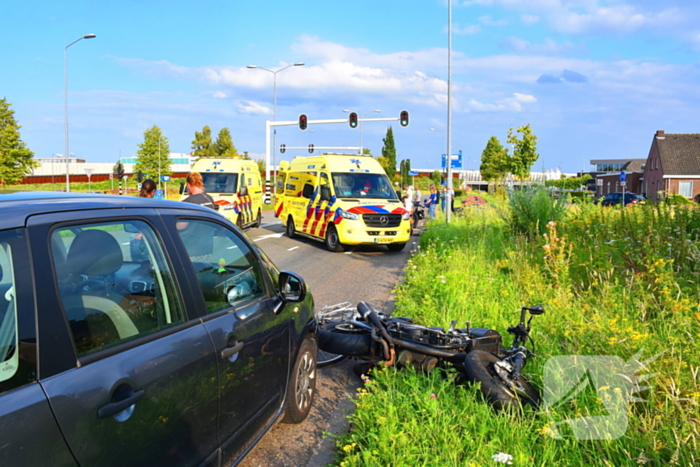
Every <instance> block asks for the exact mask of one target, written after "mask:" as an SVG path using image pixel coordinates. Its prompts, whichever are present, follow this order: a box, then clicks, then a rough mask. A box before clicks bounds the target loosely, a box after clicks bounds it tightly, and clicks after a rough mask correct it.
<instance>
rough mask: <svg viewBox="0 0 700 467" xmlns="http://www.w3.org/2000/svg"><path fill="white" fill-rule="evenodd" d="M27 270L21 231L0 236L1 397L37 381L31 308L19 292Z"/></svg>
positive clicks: (34, 331)
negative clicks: (5, 393)
mask: <svg viewBox="0 0 700 467" xmlns="http://www.w3.org/2000/svg"><path fill="white" fill-rule="evenodd" d="M28 268H29V260H28V258H27V257H26V239H25V237H24V232H23V230H22V229H14V230H9V231H4V232H0V394H2V393H4V392H7V391H10V390H12V389H15V388H18V387H20V386H24V385H25V384H28V383H32V382H34V381H36V362H37V346H36V327H35V321H34V307H33V306H32V305H31V296H29V297H28V296H27V294H26V293H24V292H23V288H22V281H24V282H27V281H28V279H27V276H28V274H29V269H28ZM25 287H26V285H25ZM29 290H31V286H29Z"/></svg>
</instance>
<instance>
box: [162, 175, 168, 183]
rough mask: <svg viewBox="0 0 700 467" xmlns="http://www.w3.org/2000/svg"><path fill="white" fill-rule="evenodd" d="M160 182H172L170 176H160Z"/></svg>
mask: <svg viewBox="0 0 700 467" xmlns="http://www.w3.org/2000/svg"><path fill="white" fill-rule="evenodd" d="M160 181H161V182H169V181H170V175H161V176H160Z"/></svg>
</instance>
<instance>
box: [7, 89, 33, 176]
mask: <svg viewBox="0 0 700 467" xmlns="http://www.w3.org/2000/svg"><path fill="white" fill-rule="evenodd" d="M10 105H11V104H10V103H9V102H7V100H6V99H5V98H4V97H3V98H2V99H0V186H2V187H3V188H5V184H13V183H17V182H19V181H20V180H22V178H24V176H25V175H26V174H28V173H29V172H31V170H32V169H33V168H35V167H39V162H38V161H35V160H34V153H33V152H32V151H31V150H30V149H29V148H27V146H26V144H25V143H24V141H22V140H21V139H20V134H19V129H20V128H22V127H21V126H19V125H18V124H17V121H16V120H15V117H14V115H15V112H14V110H10Z"/></svg>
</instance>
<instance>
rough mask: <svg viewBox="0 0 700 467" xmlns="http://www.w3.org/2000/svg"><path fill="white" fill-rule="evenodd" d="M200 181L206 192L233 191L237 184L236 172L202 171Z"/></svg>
mask: <svg viewBox="0 0 700 467" xmlns="http://www.w3.org/2000/svg"><path fill="white" fill-rule="evenodd" d="M202 181H203V182H204V190H205V191H206V192H207V193H235V192H236V188H237V186H238V174H236V173H217V172H202Z"/></svg>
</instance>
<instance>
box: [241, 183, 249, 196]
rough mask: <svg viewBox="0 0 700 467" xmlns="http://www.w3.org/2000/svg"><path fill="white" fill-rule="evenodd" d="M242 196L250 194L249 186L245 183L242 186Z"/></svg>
mask: <svg viewBox="0 0 700 467" xmlns="http://www.w3.org/2000/svg"><path fill="white" fill-rule="evenodd" d="M241 196H248V187H247V186H245V185H242V186H241Z"/></svg>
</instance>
